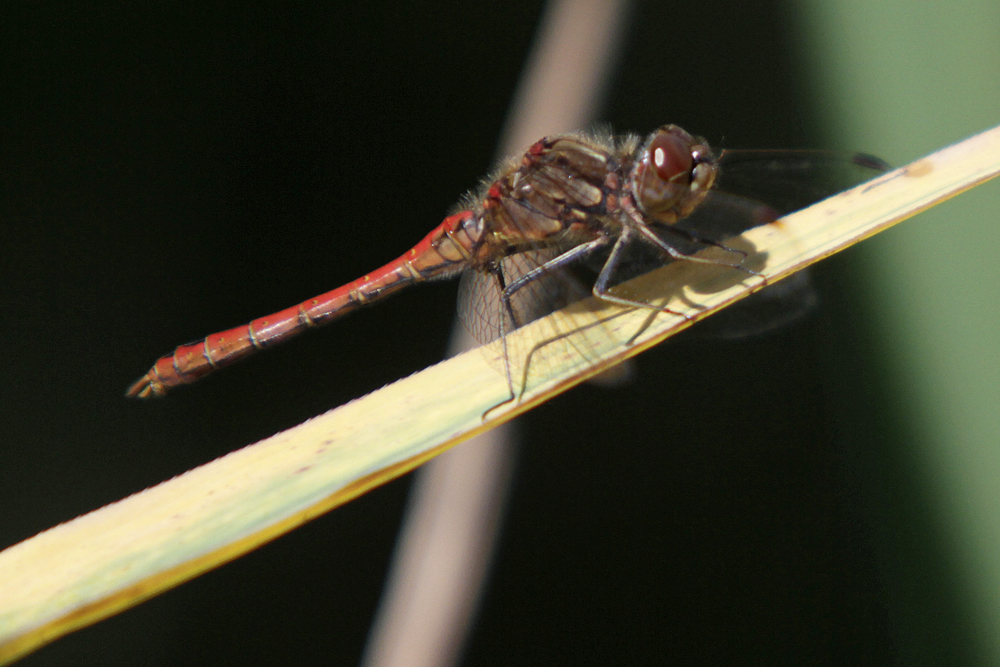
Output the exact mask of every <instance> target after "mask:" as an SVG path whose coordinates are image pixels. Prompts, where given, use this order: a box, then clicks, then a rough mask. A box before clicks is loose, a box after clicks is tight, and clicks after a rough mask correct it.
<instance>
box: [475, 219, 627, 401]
mask: <svg viewBox="0 0 1000 667" xmlns="http://www.w3.org/2000/svg"><path fill="white" fill-rule="evenodd" d="M607 244H608V238H607V237H603V236H602V237H598V238H596V239H594V240H593V241H588V242H587V243H582V244H580V245H578V246H575V247H573V248H571V249H570V250H567V251H566V252H564V253H563V254H561V255H559V256H557V257H554V258H553V259H551V260H549V261H548V262H546V263H545V264H542V265H541V266H538V267H536V268H534V269H532V270H531V271H529V272H528V273H526V274H524V275H523V276H520V277H519V278H517V279H516V280H514V281H513V282H511V283H510V284H509V285H508V284H507V281H506V280H505V279H504V276H503V270H502V269H501V268H500V267H499V266H497V267H496V268H495V269H493V270H492V273H493V275H494V276H495V277H496V280H497V284H498V285H499V287H500V301H501V302H502V304H503V305H502V306H501V307H502V308H503V310H504V315H502V316H501V317H500V349H501V353H502V355H503V368H504V375H505V376H506V378H507V391H509V392H510V397H509V398H508V399H507V400H505V401H501V402H500V403H497V404H496V405H494V406H493V407H491V408H490V409H489V410H487V411H486V412H484V413H483V420H485V419H486V416H487V415H488V414H489V413H490V412H492V411H493V410H496V409H497V408H498V407H500V406H501V405H505V404H507V403H510V402H511V401H515V400H517V394H516V393H515V391H514V378H513V376H512V374H511V371H510V351H509V349H508V347H507V321H508V317H509V318H510V324H511V327H512V328H513V329H517V328H519V327H520V326H521V324H522V323H521V322H518V319H517V315H516V314H515V313H514V306H513V304H512V302H511V300H512V299H513V297H514V294H516V293H517V291H518V290H520V289H521V288H523V287H524V286H526V285H528V284H530V283H531V282H532V281H535V280H538V279H539V278H541V277H542V276H544V275H545V274H547V273H551V272H552V271H555V270H557V269H559V268H562V267H564V266H566V265H567V264H571V263H572V262H575V261H577V260H579V259H581V258H583V257H586V256H587V255H589V254H590V253H592V252H594V251H595V250H597V249H599V248H601V247H603V246H605V245H607ZM522 391H523V387H522Z"/></svg>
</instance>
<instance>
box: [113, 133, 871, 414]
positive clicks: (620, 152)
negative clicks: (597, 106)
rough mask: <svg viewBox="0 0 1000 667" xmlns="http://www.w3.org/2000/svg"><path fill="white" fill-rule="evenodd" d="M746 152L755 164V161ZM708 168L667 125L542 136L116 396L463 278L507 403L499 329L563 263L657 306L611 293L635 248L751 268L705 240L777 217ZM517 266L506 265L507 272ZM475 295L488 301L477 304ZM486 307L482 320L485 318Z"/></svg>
mask: <svg viewBox="0 0 1000 667" xmlns="http://www.w3.org/2000/svg"><path fill="white" fill-rule="evenodd" d="M723 155H725V153H724V154H723ZM736 155H738V154H736ZM782 157H783V156H780V155H777V154H776V155H775V158H776V159H774V160H771V162H772V163H773V165H779V166H778V167H777V169H776V170H774V171H775V174H776V175H777V176H778V178H776V179H772V180H777V181H780V180H781V175H782V174H785V173H786V172H789V171H794V170H795V166H794V163H793V162H792V163H790V162H788V161H787V160H784V159H781V158H782ZM755 159H757V160H758V161H759V156H758V157H757V158H755ZM871 160H873V161H874V162H871V163H870V164H869V165H868V166H870V167H871V168H872V169H876V170H879V169H881V165H880V164H878V162H877V160H876V159H875V158H871ZM736 161H738V160H736ZM765 164H767V161H766V160H765ZM807 166H808V165H807ZM863 166H864V165H863ZM719 173H720V160H719V158H718V157H717V156H716V155H715V153H714V152H713V151H712V149H711V148H710V146H709V145H708V142H707V141H706V140H705V139H703V138H701V137H697V136H694V135H692V134H689V133H688V132H687V131H685V130H683V129H681V128H680V127H678V126H676V125H663V126H662V127H660V128H658V129H657V130H655V131H654V132H652V133H651V134H650V135H648V136H647V137H646V138H645V139H641V138H640V137H638V136H636V135H627V136H624V137H618V138H616V137H614V136H613V135H611V134H610V133H598V134H585V133H567V134H559V135H554V136H549V137H545V138H543V139H541V140H539V141H537V142H535V143H534V144H533V145H532V146H531V147H529V148H528V150H527V151H526V152H525V153H524V154H523V155H522V156H520V157H517V158H511V159H509V160H507V161H506V162H504V163H503V164H502V165H501V166H500V167H499V169H498V170H497V172H496V174H495V175H494V177H493V178H491V179H489V180H487V181H486V182H484V184H483V185H482V186H481V187H480V188H479V190H477V191H476V192H474V193H471V194H470V195H467V196H466V198H465V199H464V200H463V203H462V206H461V210H459V211H458V212H456V213H454V214H452V215H449V216H448V217H446V218H445V219H444V220H443V221H442V222H441V223H440V224H439V225H438V226H437V227H435V228H434V229H433V230H431V232H430V233H429V234H427V236H425V237H424V238H423V239H422V240H421V241H420V242H419V243H417V244H416V245H415V246H413V247H412V248H410V249H409V250H408V251H406V252H405V253H404V254H403V255H401V256H400V257H398V258H397V259H395V260H393V261H391V262H389V263H388V264H386V265H385V266H383V267H381V268H379V269H377V270H375V271H373V272H371V273H369V274H367V275H365V276H362V277H361V278H358V279H357V280H354V281H352V282H350V283H347V284H346V285H343V286H341V287H338V288H336V289H334V290H331V291H329V292H326V293H325V294H321V295H319V296H317V297H314V298H312V299H309V300H307V301H303V302H302V303H300V304H298V305H295V306H292V307H290V308H286V309H285V310H281V311H278V312H276V313H273V314H271V315H268V316H266V317H261V318H258V319H255V320H253V321H251V322H249V323H248V324H244V325H243V326H239V327H235V328H233V329H228V330H226V331H221V332H218V333H214V334H211V335H209V336H206V337H205V338H204V339H202V340H200V341H196V342H193V343H189V344H186V345H181V346H179V347H177V348H176V349H175V350H174V351H173V352H172V353H171V354H168V355H165V356H163V357H161V358H160V359H159V360H157V361H156V363H155V364H154V365H153V366H152V368H150V370H149V371H148V372H147V373H146V374H145V375H144V376H142V377H141V378H139V380H137V381H136V382H135V383H134V384H133V385H132V386H131V387H130V388H129V389H128V391H127V392H126V395H127V396H129V397H133V398H153V397H160V396H164V395H166V394H167V393H168V392H170V391H171V390H173V389H174V388H176V387H179V386H181V385H186V384H190V383H192V382H195V381H197V380H199V379H201V378H203V377H205V376H206V375H208V374H210V373H212V372H214V371H215V370H217V369H219V368H222V367H225V366H228V365H230V364H232V363H234V362H236V361H238V360H240V359H243V358H244V357H247V356H249V355H251V354H253V353H255V352H257V351H258V350H264V349H267V348H269V347H272V346H274V345H275V344H277V343H279V342H282V341H285V340H288V339H289V338H292V337H294V336H297V335H298V334H300V333H302V332H304V331H307V330H309V329H312V328H315V327H318V326H320V325H323V324H326V323H328V322H331V321H333V320H335V319H337V318H339V317H342V316H344V315H346V314H348V313H350V312H352V311H354V310H356V309H358V308H360V307H362V306H366V305H369V304H373V303H375V302H377V301H380V300H381V299H383V298H385V297H387V296H390V295H392V294H395V293H396V292H398V291H400V290H402V289H403V288H406V287H409V286H412V285H415V284H417V283H421V282H425V281H430V280H439V279H446V278H453V277H457V276H458V275H460V274H464V275H465V276H466V277H467V278H470V280H468V281H467V282H469V284H473V285H477V286H478V287H477V288H473V289H470V290H463V291H465V292H467V293H468V295H467V296H466V297H464V301H465V302H466V303H465V305H464V307H462V308H460V311H461V313H462V314H463V321H464V322H465V323H466V326H467V328H469V329H470V331H472V332H473V334H474V335H475V336H476V337H477V338H479V339H480V341H481V342H484V343H485V342H489V341H491V340H495V339H496V338H499V339H500V340H501V342H502V343H503V345H502V350H503V354H502V356H503V364H504V371H505V374H506V377H507V384H508V389H509V391H510V395H511V399H508V400H513V397H514V381H513V379H512V373H511V362H510V359H509V353H508V351H507V344H506V336H507V334H508V333H509V332H510V331H512V330H514V329H517V328H518V327H520V326H522V325H524V324H525V323H526V320H528V319H531V318H532V317H536V316H537V315H534V316H530V315H527V314H526V311H525V310H524V309H523V308H521V307H519V305H518V304H519V301H521V300H527V299H528V297H529V295H530V299H531V300H533V301H538V300H539V298H540V297H538V295H539V294H543V293H544V292H545V289H542V286H544V285H549V284H553V281H552V279H553V278H559V277H561V276H565V275H567V274H569V273H570V272H571V270H572V269H573V268H574V267H579V266H581V265H589V266H591V267H595V268H594V270H595V271H596V278H595V279H593V281H592V286H591V287H590V290H589V293H591V294H593V295H594V296H595V297H597V298H598V299H600V300H602V301H604V302H607V303H611V304H615V305H618V306H622V307H626V308H647V309H652V310H657V311H662V312H668V313H673V312H674V311H671V310H669V309H668V308H665V307H663V306H656V305H652V304H650V303H646V302H640V301H635V300H632V299H629V298H626V297H624V296H621V295H619V294H615V293H614V291H613V287H614V286H615V285H616V284H617V283H618V282H621V276H622V275H624V273H623V272H625V271H626V270H627V269H628V266H627V265H628V264H629V263H630V262H632V261H633V260H632V259H631V258H632V257H634V256H635V255H636V253H635V252H634V248H635V247H636V246H640V247H641V248H644V249H645V251H644V252H645V255H646V256H647V257H649V256H653V257H659V258H661V263H662V261H678V260H683V261H691V262H706V263H712V264H719V263H721V264H725V265H726V266H730V267H733V268H737V269H741V270H743V271H745V272H746V273H748V274H751V275H757V274H756V272H755V271H753V270H752V269H746V268H743V267H742V260H743V259H744V258H745V256H746V253H745V252H743V251H737V250H733V249H731V248H728V247H727V246H725V245H723V244H722V243H721V242H720V241H719V240H717V239H716V236H717V235H718V234H719V233H720V232H719V229H721V228H725V227H727V226H728V227H733V226H734V224H735V227H736V228H735V229H730V230H729V231H728V233H740V232H742V231H745V229H746V228H749V227H750V226H755V225H757V224H764V223H766V222H769V221H771V220H773V219H776V217H778V212H777V211H776V210H775V209H773V208H770V207H767V206H762V205H758V206H756V207H750V208H749V209H747V208H746V207H744V209H746V210H750V211H751V215H750V216H749V217H750V218H751V220H752V222H749V223H748V222H746V221H745V220H744V221H742V222H738V223H732V222H729V221H727V220H728V219H729V218H730V217H731V216H730V215H729V213H727V212H726V209H727V208H732V207H731V206H728V207H727V205H726V201H725V200H724V199H723V197H724V195H722V194H721V193H718V192H716V191H713V187H714V186H715V184H716V181H717V180H718V177H719ZM823 194H824V195H825V194H830V193H829V192H824V193H823ZM710 195H711V197H712V198H714V199H715V201H716V202H718V203H720V204H721V205H719V206H715V207H714V210H715V213H714V214H713V213H712V211H713V207H705V209H704V212H699V209H700V208H701V207H703V205H705V204H706V200H709V201H711V199H710ZM814 198H819V197H814ZM720 211H721V213H720ZM720 216H721V217H720ZM745 217H746V216H744V218H745ZM720 220H721V221H720ZM705 246H717V247H721V248H723V249H724V250H727V251H729V252H730V253H732V255H733V258H732V260H731V261H728V260H719V259H717V258H714V259H707V258H702V257H699V256H696V254H695V253H696V252H697V251H698V250H700V249H704V247H705ZM515 260H516V261H515ZM515 264H516V265H517V266H518V267H519V268H518V270H517V271H511V269H510V267H511V266H512V265H515ZM633 271H634V269H633ZM765 291H767V290H765ZM562 298H563V300H564V301H565V299H566V297H565V296H563V297H562ZM485 299H489V300H493V301H498V303H494V304H483V303H477V301H483V300H485ZM487 305H488V306H490V308H487V307H486V306H487ZM552 308H553V306H550V307H549V310H551V309H552ZM487 312H492V313H494V315H493V316H489V315H483V313H487ZM497 313H498V315H497ZM675 314H676V313H675ZM487 320H492V323H488V322H487Z"/></svg>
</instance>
